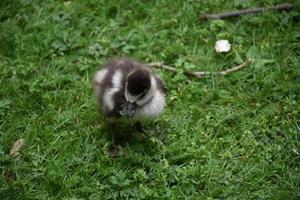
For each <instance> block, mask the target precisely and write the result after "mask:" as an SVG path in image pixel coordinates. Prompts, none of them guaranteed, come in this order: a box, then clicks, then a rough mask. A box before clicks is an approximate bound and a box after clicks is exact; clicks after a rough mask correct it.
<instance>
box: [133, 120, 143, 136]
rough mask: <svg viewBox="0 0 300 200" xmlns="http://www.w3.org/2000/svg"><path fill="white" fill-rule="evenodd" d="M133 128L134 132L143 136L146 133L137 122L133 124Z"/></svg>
mask: <svg viewBox="0 0 300 200" xmlns="http://www.w3.org/2000/svg"><path fill="white" fill-rule="evenodd" d="M134 128H135V130H136V131H137V132H139V133H143V134H145V133H146V131H145V129H144V127H143V125H142V124H141V122H139V121H137V122H135V124H134Z"/></svg>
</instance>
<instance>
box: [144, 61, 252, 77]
mask: <svg viewBox="0 0 300 200" xmlns="http://www.w3.org/2000/svg"><path fill="white" fill-rule="evenodd" d="M252 62H253V60H251V59H250V60H247V61H246V62H244V63H242V64H240V65H237V66H235V67H232V68H228V69H225V70H222V71H218V72H208V71H184V72H183V73H184V74H186V75H188V76H192V77H195V78H197V79H201V78H203V77H204V76H211V75H221V76H226V75H227V74H230V73H232V72H235V71H238V70H241V69H242V68H244V67H246V66H247V65H248V64H251V63H252ZM148 66H150V67H154V68H161V69H164V70H166V71H170V72H173V73H179V71H178V70H177V69H175V68H174V67H170V66H168V65H165V64H163V63H162V62H152V63H149V64H148Z"/></svg>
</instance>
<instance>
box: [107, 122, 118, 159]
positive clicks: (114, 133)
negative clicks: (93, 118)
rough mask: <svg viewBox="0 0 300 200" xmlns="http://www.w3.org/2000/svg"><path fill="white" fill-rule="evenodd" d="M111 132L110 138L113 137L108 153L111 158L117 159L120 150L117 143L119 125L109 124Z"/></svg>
mask: <svg viewBox="0 0 300 200" xmlns="http://www.w3.org/2000/svg"><path fill="white" fill-rule="evenodd" d="M108 128H109V132H110V137H111V145H110V146H109V148H108V153H109V156H110V157H111V158H115V157H117V155H118V153H119V151H120V148H119V147H118V146H117V145H116V144H117V143H116V142H117V141H116V140H117V128H118V124H117V123H109V124H108Z"/></svg>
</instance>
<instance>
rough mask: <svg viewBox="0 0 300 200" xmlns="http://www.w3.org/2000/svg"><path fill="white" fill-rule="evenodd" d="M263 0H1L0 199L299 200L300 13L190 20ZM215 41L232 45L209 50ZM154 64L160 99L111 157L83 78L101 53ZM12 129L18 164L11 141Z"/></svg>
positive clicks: (95, 65) (98, 61)
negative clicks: (154, 113)
mask: <svg viewBox="0 0 300 200" xmlns="http://www.w3.org/2000/svg"><path fill="white" fill-rule="evenodd" d="M276 3H280V1H277V0H271V1H263V0H257V1H255V0H251V1H241V0H234V1H225V0H223V1H219V0H214V1H203V2H199V1H192V0H191V1H173V0H163V1H129V0H128V1H117V0H112V1H98V0H90V1H79V0H74V1H65V2H63V1H59V0H57V1H50V0H49V1H38V0H10V1H9V0H5V1H3V0H2V1H1V2H0V6H1V7H0V8H1V9H0V85H1V87H0V97H1V98H0V199H300V155H299V154H300V128H299V126H300V123H299V119H300V117H299V111H300V109H299V91H300V79H299V76H300V70H299V63H300V34H299V33H300V23H299V12H297V11H296V10H295V11H294V12H290V13H265V14H261V15H256V16H243V17H239V18H236V19H231V20H224V21H222V20H218V21H209V22H199V21H198V19H197V17H198V16H199V14H201V13H211V12H220V11H224V10H230V9H232V8H236V9H238V8H245V7H253V6H265V5H271V4H276ZM217 39H228V40H229V41H230V42H231V43H232V45H233V49H232V51H231V52H230V53H228V54H222V55H217V54H216V53H215V52H214V49H213V46H214V43H215V41H216V40H217ZM120 55H129V56H132V57H135V58H137V59H139V60H141V61H143V62H151V61H158V60H159V61H164V62H165V63H166V64H169V65H171V66H174V67H177V68H178V69H185V68H186V69H193V70H196V69H201V70H208V71H217V70H222V69H224V68H226V67H230V66H235V65H237V64H239V63H241V62H243V61H245V60H246V59H247V58H253V59H255V63H254V64H252V65H251V66H249V67H247V68H245V69H243V70H242V71H239V72H235V73H233V74H230V75H228V76H227V77H220V76H210V77H207V78H205V79H202V80H195V79H188V78H187V77H185V76H184V75H182V74H178V75H174V74H170V73H169V72H165V71H160V70H158V71H157V72H158V73H159V74H160V75H161V76H162V77H163V79H164V80H165V82H166V85H167V86H168V88H169V91H170V93H169V96H168V107H167V109H166V110H165V112H164V114H163V115H162V116H161V117H160V118H159V119H158V120H157V121H155V122H154V123H152V124H150V125H149V127H150V128H153V127H154V128H156V129H157V130H158V131H157V133H156V134H155V135H153V136H151V137H150V138H149V139H148V140H147V141H146V142H145V143H144V144H141V143H140V142H138V140H137V139H136V138H135V137H130V138H128V139H127V140H126V141H125V142H124V144H123V145H122V154H121V155H120V156H119V157H118V158H117V159H115V160H112V159H110V158H109V157H108V155H107V146H108V145H109V140H108V139H107V136H106V134H105V133H106V132H107V130H106V127H105V124H104V123H103V118H102V117H101V116H100V114H99V112H98V108H97V104H96V101H95V97H94V94H93V92H92V88H91V84H90V80H91V77H92V76H93V73H94V72H95V71H96V69H97V68H98V67H99V66H100V64H102V63H103V62H105V60H106V59H107V58H109V57H113V56H120ZM19 138H24V139H25V141H26V144H25V146H24V147H23V148H22V151H21V158H20V160H15V159H12V158H11V157H10V156H9V150H10V148H11V146H12V144H13V143H14V141H16V140H17V139H19Z"/></svg>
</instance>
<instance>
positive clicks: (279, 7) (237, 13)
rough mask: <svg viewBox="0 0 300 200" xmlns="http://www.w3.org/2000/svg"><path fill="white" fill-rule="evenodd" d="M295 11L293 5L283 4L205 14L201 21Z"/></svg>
mask: <svg viewBox="0 0 300 200" xmlns="http://www.w3.org/2000/svg"><path fill="white" fill-rule="evenodd" d="M292 9H293V5H292V4H289V3H283V4H279V5H276V6H270V7H260V8H249V9H245V10H237V11H230V12H226V13H216V14H204V15H201V16H200V19H201V20H208V19H223V18H229V17H238V16H240V15H244V14H255V13H261V12H266V11H291V10H292Z"/></svg>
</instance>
